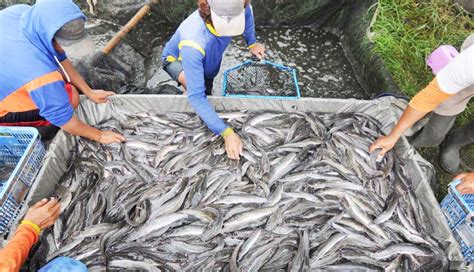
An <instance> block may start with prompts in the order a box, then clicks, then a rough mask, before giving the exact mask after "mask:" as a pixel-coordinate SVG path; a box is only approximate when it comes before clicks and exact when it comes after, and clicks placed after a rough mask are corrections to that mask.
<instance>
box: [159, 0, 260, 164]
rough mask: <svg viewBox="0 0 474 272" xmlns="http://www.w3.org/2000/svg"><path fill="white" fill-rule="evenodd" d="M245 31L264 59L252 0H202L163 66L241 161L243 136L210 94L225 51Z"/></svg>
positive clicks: (230, 153)
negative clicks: (226, 120) (220, 112)
mask: <svg viewBox="0 0 474 272" xmlns="http://www.w3.org/2000/svg"><path fill="white" fill-rule="evenodd" d="M241 34H243V36H244V38H245V41H246V43H247V46H248V48H249V49H250V52H251V53H252V54H253V55H255V56H256V57H258V58H260V59H262V58H263V57H264V54H265V47H264V46H263V45H262V44H259V43H257V40H256V35H255V26H254V17H253V11H252V6H251V5H250V1H249V0H246V1H245V0H199V1H198V10H197V11H196V12H194V13H192V14H191V15H190V16H189V17H188V18H187V19H186V20H185V21H184V22H183V23H181V25H180V26H179V28H178V30H177V31H176V33H175V34H174V35H173V37H172V38H171V39H170V40H169V42H168V43H167V44H166V45H165V47H164V49H163V53H162V61H163V69H164V70H165V71H166V72H167V73H168V74H169V75H170V76H171V78H172V79H173V80H175V81H177V82H178V85H182V86H183V88H184V93H185V94H187V97H188V100H189V102H190V103H191V105H192V106H193V108H194V110H195V111H196V112H197V114H198V115H199V116H200V117H201V119H202V120H203V121H204V123H206V125H207V127H208V128H209V129H210V130H212V131H213V132H214V133H215V134H217V135H221V136H222V137H223V138H224V141H225V150H226V152H227V156H228V157H229V158H230V159H234V160H238V159H239V157H240V155H241V154H242V150H243V145H242V141H241V140H240V137H239V136H238V135H237V134H236V133H235V132H234V131H233V129H232V128H231V127H229V126H228V125H226V124H225V123H224V121H223V120H221V119H220V118H219V116H218V115H217V113H216V112H215V110H214V109H213V107H212V106H211V104H210V103H209V101H208V100H207V97H206V95H211V94H212V87H213V81H214V78H215V77H216V75H217V74H218V73H219V69H220V67H221V62H222V58H223V54H224V51H225V49H226V48H227V46H228V45H229V43H230V42H231V40H232V37H233V36H238V35H241Z"/></svg>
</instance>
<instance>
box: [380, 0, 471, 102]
mask: <svg viewBox="0 0 474 272" xmlns="http://www.w3.org/2000/svg"><path fill="white" fill-rule="evenodd" d="M378 9H379V15H378V18H377V21H376V23H375V24H374V26H373V29H372V31H373V32H375V37H374V41H375V50H376V52H377V53H378V54H379V55H380V56H382V58H383V59H384V61H385V63H386V65H387V67H388V69H389V70H390V72H391V73H392V75H393V77H394V79H395V81H396V82H397V83H398V84H399V86H400V88H401V89H402V90H403V91H404V92H405V93H406V94H407V95H410V96H413V95H414V94H416V93H417V92H418V91H419V90H420V89H421V88H423V87H424V86H425V85H426V84H427V83H428V82H429V81H430V80H431V79H432V78H433V75H432V74H431V71H430V69H429V68H428V67H426V64H425V60H426V58H427V56H428V55H429V54H430V53H431V52H432V51H433V50H434V49H436V48H437V47H439V46H440V45H443V44H451V45H453V46H455V47H457V48H459V47H460V45H461V44H462V42H463V41H464V39H465V38H466V37H467V36H468V35H469V34H470V33H471V32H472V30H473V29H474V21H473V20H472V15H470V14H468V13H466V12H465V11H463V10H462V9H461V8H460V7H458V6H457V5H453V4H452V2H451V0H379V1H378Z"/></svg>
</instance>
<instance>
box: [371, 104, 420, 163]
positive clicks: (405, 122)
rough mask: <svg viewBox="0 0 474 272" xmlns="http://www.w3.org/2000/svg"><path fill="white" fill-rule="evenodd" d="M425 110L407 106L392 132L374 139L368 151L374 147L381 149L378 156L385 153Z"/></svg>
mask: <svg viewBox="0 0 474 272" xmlns="http://www.w3.org/2000/svg"><path fill="white" fill-rule="evenodd" d="M426 114H427V112H421V111H418V110H415V109H414V108H412V107H411V106H407V108H406V109H405V111H404V112H403V115H402V116H401V117H400V120H398V123H397V124H396V125H395V127H394V128H393V129H392V132H390V134H389V135H388V136H382V137H380V138H379V139H378V140H377V141H375V142H374V143H373V144H372V145H371V146H370V152H372V151H374V150H375V149H379V148H380V149H382V150H381V152H380V156H383V155H385V153H387V152H388V151H390V150H391V149H392V148H393V147H394V146H395V144H396V143H397V142H398V139H400V137H401V136H402V135H403V133H405V131H406V130H407V129H409V128H411V127H412V126H413V124H415V123H416V122H418V121H419V120H420V119H421V118H423V117H424V116H425V115H426Z"/></svg>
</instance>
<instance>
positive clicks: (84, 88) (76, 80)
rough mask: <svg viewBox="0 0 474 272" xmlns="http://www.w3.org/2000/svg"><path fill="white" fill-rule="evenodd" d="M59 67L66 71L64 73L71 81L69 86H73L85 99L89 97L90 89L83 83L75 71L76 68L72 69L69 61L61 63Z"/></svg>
mask: <svg viewBox="0 0 474 272" xmlns="http://www.w3.org/2000/svg"><path fill="white" fill-rule="evenodd" d="M61 65H62V66H63V68H64V70H66V73H67V74H68V76H69V79H70V80H71V84H72V85H74V86H75V87H76V88H77V89H79V90H80V91H81V92H82V93H83V94H85V95H86V96H87V97H89V95H90V94H91V93H92V89H91V87H89V85H88V84H87V83H86V82H85V81H84V79H83V78H82V76H81V75H80V74H79V73H78V72H77V71H76V68H74V66H73V65H72V63H71V61H70V60H68V59H65V60H63V61H62V62H61Z"/></svg>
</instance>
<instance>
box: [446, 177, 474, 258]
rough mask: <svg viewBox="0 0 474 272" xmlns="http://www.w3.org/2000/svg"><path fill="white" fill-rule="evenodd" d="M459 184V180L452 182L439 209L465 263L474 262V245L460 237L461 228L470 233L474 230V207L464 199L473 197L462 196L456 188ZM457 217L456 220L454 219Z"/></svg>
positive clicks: (473, 196) (472, 196) (470, 195)
mask: <svg viewBox="0 0 474 272" xmlns="http://www.w3.org/2000/svg"><path fill="white" fill-rule="evenodd" d="M459 184H461V180H454V181H453V182H452V183H451V184H450V185H449V189H448V195H446V197H445V198H444V199H443V201H442V202H441V209H442V210H443V213H444V215H445V216H446V219H447V221H448V225H449V227H450V228H451V231H452V232H453V235H454V237H455V238H456V239H457V240H458V243H459V245H460V247H461V251H462V253H463V255H464V257H465V261H466V262H467V263H473V262H474V245H470V244H469V243H468V242H467V241H465V240H464V239H463V237H462V229H461V228H464V229H466V228H469V229H470V231H471V232H472V231H473V230H474V224H473V218H474V207H471V206H470V205H469V203H468V202H467V201H466V198H470V199H473V200H474V195H472V194H469V195H462V194H461V193H460V192H459V191H458V190H457V189H456V186H458V185H459ZM454 217H457V218H454Z"/></svg>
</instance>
